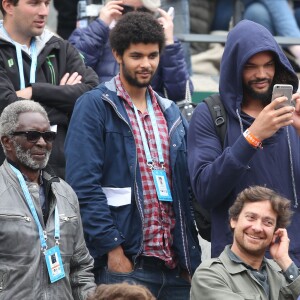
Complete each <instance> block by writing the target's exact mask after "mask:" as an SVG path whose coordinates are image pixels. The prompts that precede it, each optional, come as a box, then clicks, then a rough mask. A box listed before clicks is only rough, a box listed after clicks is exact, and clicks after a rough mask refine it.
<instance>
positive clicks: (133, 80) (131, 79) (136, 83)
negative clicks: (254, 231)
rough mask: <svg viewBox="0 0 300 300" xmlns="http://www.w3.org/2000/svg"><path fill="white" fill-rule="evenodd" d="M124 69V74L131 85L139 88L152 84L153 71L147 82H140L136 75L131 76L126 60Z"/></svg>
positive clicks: (123, 65)
mask: <svg viewBox="0 0 300 300" xmlns="http://www.w3.org/2000/svg"><path fill="white" fill-rule="evenodd" d="M122 70H123V76H124V78H125V79H126V80H127V82H128V83H129V84H130V85H132V86H135V87H138V88H144V87H147V86H148V85H149V84H150V82H151V80H152V78H153V73H152V74H151V78H150V79H149V80H148V81H147V82H139V81H138V80H137V79H136V78H134V77H132V76H131V74H130V72H129V71H128V69H127V68H126V65H125V64H124V62H122ZM145 70H147V69H145ZM147 71H148V70H147Z"/></svg>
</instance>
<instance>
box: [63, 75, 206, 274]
mask: <svg viewBox="0 0 300 300" xmlns="http://www.w3.org/2000/svg"><path fill="white" fill-rule="evenodd" d="M156 96H157V99H158V103H159V105H160V106H161V109H162V111H163V114H164V116H165V118H166V120H167V125H168V130H169V136H170V166H171V172H172V197H173V207H174V212H175V216H176V225H175V229H174V232H173V235H174V243H173V249H174V250H175V253H176V256H177V258H178V260H179V264H180V265H181V267H183V268H185V269H188V271H189V272H190V273H191V274H192V273H193V271H194V270H195V268H196V267H197V266H198V265H199V263H200V258H201V253H200V247H199V243H198V239H197V235H196V231H195V227H194V223H193V219H192V216H191V211H190V203H189V186H190V185H189V177H188V170H187V161H186V154H187V153H186V131H187V123H186V121H185V120H183V119H182V117H181V115H180V112H179V110H178V108H177V106H176V105H175V104H174V103H173V102H172V101H170V100H167V99H163V98H161V97H159V96H158V95H156ZM122 101H123V100H121V99H119V97H118V96H117V94H116V88H115V83H114V79H112V80H111V81H110V82H107V83H105V84H101V85H99V86H98V87H97V88H96V89H94V90H92V91H90V92H88V93H86V94H84V95H83V96H81V97H80V98H79V99H78V101H77V103H76V105H75V109H74V112H73V115H72V119H71V122H70V127H69V131H68V135H67V139H66V144H65V154H66V158H67V167H66V170H67V171H66V178H67V181H68V182H69V183H70V184H71V186H72V187H73V188H74V190H75V191H76V193H77V195H78V198H79V201H80V207H81V215H82V220H83V227H84V232H85V237H86V242H87V246H88V248H89V250H90V253H91V255H92V256H93V257H94V259H95V267H97V266H99V265H101V264H103V263H105V259H106V254H107V252H108V251H110V250H111V249H113V248H115V247H117V246H118V245H120V244H122V247H123V249H124V252H125V254H126V255H128V256H133V257H134V256H136V255H139V254H140V253H141V252H142V250H143V223H144V214H143V190H142V181H141V175H140V170H139V166H138V161H137V152H136V145H135V141H134V136H133V133H132V128H131V125H130V121H129V118H128V116H127V113H126V110H125V108H124V106H123V104H122ZM105 188H117V189H118V190H119V191H121V192H122V190H123V191H124V190H125V188H127V189H128V188H129V189H130V190H131V200H129V202H127V203H124V198H122V196H120V203H117V204H114V205H109V204H110V203H108V201H107V198H106V195H105V193H104V191H103V189H105ZM121 201H122V203H121Z"/></svg>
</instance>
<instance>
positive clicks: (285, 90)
mask: <svg viewBox="0 0 300 300" xmlns="http://www.w3.org/2000/svg"><path fill="white" fill-rule="evenodd" d="M292 95H293V86H292V85H291V84H275V85H274V87H273V93H272V101H273V100H274V99H276V98H278V97H282V96H285V97H287V99H288V100H287V101H285V102H283V103H281V104H280V105H278V106H277V107H276V108H281V107H283V106H287V105H293V104H292Z"/></svg>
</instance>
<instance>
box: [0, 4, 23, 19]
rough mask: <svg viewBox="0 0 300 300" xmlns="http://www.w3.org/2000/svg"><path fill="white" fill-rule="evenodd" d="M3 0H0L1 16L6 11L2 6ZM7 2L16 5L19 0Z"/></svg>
mask: <svg viewBox="0 0 300 300" xmlns="http://www.w3.org/2000/svg"><path fill="white" fill-rule="evenodd" d="M2 2H3V0H0V10H1V12H2V15H3V17H4V16H5V15H6V11H5V10H4V8H3V5H2ZM7 2H8V3H11V4H12V5H13V6H17V4H18V3H19V0H7Z"/></svg>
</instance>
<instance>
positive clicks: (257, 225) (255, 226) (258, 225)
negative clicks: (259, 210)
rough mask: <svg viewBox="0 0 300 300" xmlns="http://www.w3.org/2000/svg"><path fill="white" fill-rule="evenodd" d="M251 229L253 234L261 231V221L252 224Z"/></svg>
mask: <svg viewBox="0 0 300 300" xmlns="http://www.w3.org/2000/svg"><path fill="white" fill-rule="evenodd" d="M252 229H253V230H254V231H255V232H260V231H262V222H261V220H256V221H255V222H254V223H253V224H252Z"/></svg>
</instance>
